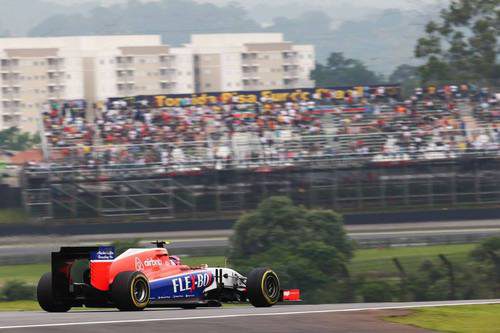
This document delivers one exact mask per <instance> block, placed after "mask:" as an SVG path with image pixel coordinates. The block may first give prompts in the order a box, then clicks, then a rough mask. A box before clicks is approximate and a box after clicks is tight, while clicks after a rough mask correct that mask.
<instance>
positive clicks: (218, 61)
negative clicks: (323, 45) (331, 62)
mask: <svg viewBox="0 0 500 333" xmlns="http://www.w3.org/2000/svg"><path fill="white" fill-rule="evenodd" d="M186 48H188V49H190V50H191V52H192V54H193V55H194V68H195V69H194V72H195V86H196V92H217V91H230V90H263V89H288V88H309V87H314V81H312V80H311V79H310V73H311V71H312V70H313V69H314V67H315V52H314V46H312V45H295V44H293V43H291V42H288V41H285V40H284V39H283V34H281V33H244V34H200V35H192V36H191V42H190V43H189V44H187V45H186Z"/></svg>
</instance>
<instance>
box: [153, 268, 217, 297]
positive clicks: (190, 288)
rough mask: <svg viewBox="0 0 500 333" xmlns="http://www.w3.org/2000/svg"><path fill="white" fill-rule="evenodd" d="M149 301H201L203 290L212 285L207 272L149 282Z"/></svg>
mask: <svg viewBox="0 0 500 333" xmlns="http://www.w3.org/2000/svg"><path fill="white" fill-rule="evenodd" d="M149 283H150V289H151V301H152V302H155V301H170V300H172V301H173V300H182V299H192V300H194V299H203V296H204V292H205V289H206V288H207V287H209V286H210V285H212V284H213V283H214V275H213V273H212V272H211V271H209V270H196V271H189V272H186V273H184V274H178V275H174V276H168V277H164V278H160V279H156V280H151V281H149Z"/></svg>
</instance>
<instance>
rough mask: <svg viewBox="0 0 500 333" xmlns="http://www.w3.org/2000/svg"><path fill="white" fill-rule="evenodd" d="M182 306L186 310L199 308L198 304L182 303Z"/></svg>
mask: <svg viewBox="0 0 500 333" xmlns="http://www.w3.org/2000/svg"><path fill="white" fill-rule="evenodd" d="M181 308H182V309H184V310H194V309H196V308H197V306H196V304H186V305H181Z"/></svg>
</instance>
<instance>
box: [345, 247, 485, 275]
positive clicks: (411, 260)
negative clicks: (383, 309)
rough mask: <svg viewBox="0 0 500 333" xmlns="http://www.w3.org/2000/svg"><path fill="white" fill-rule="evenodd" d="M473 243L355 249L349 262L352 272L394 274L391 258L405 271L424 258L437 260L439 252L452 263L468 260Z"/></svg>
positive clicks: (396, 272)
mask: <svg viewBox="0 0 500 333" xmlns="http://www.w3.org/2000/svg"><path fill="white" fill-rule="evenodd" d="M475 246H476V245H475V244H459V245H439V246H420V247H392V248H380V249H363V250H357V251H356V253H355V255H354V258H353V260H352V261H351V263H350V264H349V270H350V272H351V273H354V274H375V275H383V276H395V275H397V274H398V271H397V268H396V266H395V265H394V263H393V261H392V259H393V258H398V259H399V260H400V262H401V264H402V265H403V267H404V268H405V270H406V271H407V272H412V271H415V270H416V269H417V268H418V267H419V266H420V264H421V263H422V262H423V261H424V260H438V259H437V256H438V255H439V254H444V255H446V256H447V257H448V258H449V259H450V260H451V261H452V262H454V263H463V262H465V261H466V260H468V256H469V252H470V251H471V250H472V249H473V248H474V247H475Z"/></svg>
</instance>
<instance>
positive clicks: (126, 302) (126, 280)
mask: <svg viewBox="0 0 500 333" xmlns="http://www.w3.org/2000/svg"><path fill="white" fill-rule="evenodd" d="M149 297H150V288H149V282H148V279H147V278H146V276H145V275H144V274H142V273H141V272H121V273H120V274H118V275H117V276H116V277H115V280H114V281H113V284H112V285H111V298H112V300H113V303H114V304H115V306H116V307H117V308H118V309H119V310H120V311H140V310H144V308H145V307H146V306H147V305H148V304H149Z"/></svg>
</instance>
